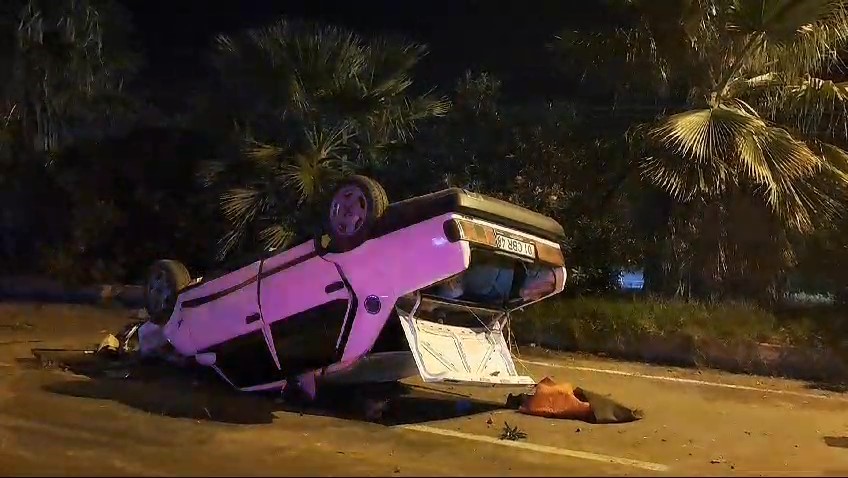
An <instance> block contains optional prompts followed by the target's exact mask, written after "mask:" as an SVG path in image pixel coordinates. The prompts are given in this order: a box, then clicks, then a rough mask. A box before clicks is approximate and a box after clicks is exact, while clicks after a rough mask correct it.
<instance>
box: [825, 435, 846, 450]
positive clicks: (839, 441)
mask: <svg viewBox="0 0 848 478" xmlns="http://www.w3.org/2000/svg"><path fill="white" fill-rule="evenodd" d="M824 442H825V444H827V446H832V447H834V448H848V437H824Z"/></svg>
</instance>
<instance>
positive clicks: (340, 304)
mask: <svg viewBox="0 0 848 478" xmlns="http://www.w3.org/2000/svg"><path fill="white" fill-rule="evenodd" d="M311 246H312V245H311V243H308V244H304V245H302V246H300V247H297V248H294V249H291V250H289V251H287V252H286V253H285V254H281V255H279V256H277V257H273V258H270V259H268V260H267V261H266V262H265V264H263V267H262V269H263V270H262V272H261V273H260V281H259V298H260V303H261V306H262V319H263V321H264V323H265V325H266V327H267V328H268V331H269V333H270V337H271V346H272V350H273V353H274V354H275V355H276V357H277V361H278V363H279V365H280V369H281V372H282V374H283V376H284V377H294V376H297V375H299V374H301V373H304V372H308V371H311V370H317V369H320V368H323V367H326V366H328V365H332V364H333V363H336V362H338V361H339V358H340V357H341V354H340V348H341V346H342V345H343V344H344V343H345V341H346V338H345V336H346V334H349V333H350V327H351V325H352V323H353V316H352V315H353V312H354V311H355V310H356V297H355V295H354V294H353V292H352V291H351V290H350V288H349V286H348V284H347V282H346V281H345V280H344V278H343V277H342V273H341V271H340V270H339V269H338V268H337V266H336V265H335V264H333V263H332V262H329V261H326V260H324V259H322V258H321V257H320V256H318V254H317V253H316V252H315V251H314V248H313V247H311Z"/></svg>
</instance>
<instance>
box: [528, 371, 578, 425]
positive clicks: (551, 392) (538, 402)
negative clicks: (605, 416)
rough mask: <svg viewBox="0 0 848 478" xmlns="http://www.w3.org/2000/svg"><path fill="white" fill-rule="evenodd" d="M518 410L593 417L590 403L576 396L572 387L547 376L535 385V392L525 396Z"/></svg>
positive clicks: (530, 413) (557, 416)
mask: <svg viewBox="0 0 848 478" xmlns="http://www.w3.org/2000/svg"><path fill="white" fill-rule="evenodd" d="M519 411H520V412H521V413H526V414H527V415H536V416H540V417H548V418H569V419H577V420H591V419H592V418H593V417H594V412H593V411H592V405H591V404H590V403H589V402H583V401H581V400H580V399H579V398H577V397H576V396H575V395H574V387H572V386H571V385H569V384H567V383H561V384H557V383H555V382H554V381H553V380H551V379H550V378H548V377H546V378H544V379H543V380H542V381H541V382H539V383H538V384H537V385H536V392H535V393H534V394H533V395H531V396H529V397H527V400H525V401H524V403H523V404H522V405H521V407H520V408H519Z"/></svg>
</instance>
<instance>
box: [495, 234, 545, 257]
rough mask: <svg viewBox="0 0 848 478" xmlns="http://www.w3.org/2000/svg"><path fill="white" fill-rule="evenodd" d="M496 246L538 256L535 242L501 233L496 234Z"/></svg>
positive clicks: (521, 253)
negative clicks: (520, 239)
mask: <svg viewBox="0 0 848 478" xmlns="http://www.w3.org/2000/svg"><path fill="white" fill-rule="evenodd" d="M495 247H497V248H498V249H500V250H502V251H507V252H512V253H513V254H519V255H522V256H526V257H532V258H534V259H535V258H536V246H535V244H532V243H529V242H524V241H519V240H516V239H513V238H511V237H506V236H501V235H500V234H497V235H495Z"/></svg>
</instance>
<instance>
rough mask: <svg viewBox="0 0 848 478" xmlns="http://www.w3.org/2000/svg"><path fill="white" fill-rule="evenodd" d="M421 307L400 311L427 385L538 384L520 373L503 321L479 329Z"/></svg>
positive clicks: (480, 323)
mask: <svg viewBox="0 0 848 478" xmlns="http://www.w3.org/2000/svg"><path fill="white" fill-rule="evenodd" d="M419 304H420V302H418V303H416V305H415V306H414V307H413V308H412V311H410V312H407V311H404V310H401V309H400V308H398V316H399V318H400V321H401V325H402V327H403V331H404V334H405V335H406V339H407V341H408V342H409V348H410V350H411V351H412V355H413V357H414V359H415V364H416V365H417V366H418V371H419V374H420V375H421V378H422V379H423V380H424V381H425V382H450V383H460V384H467V385H511V386H524V385H533V384H534V383H535V382H534V380H533V379H532V378H531V377H528V376H524V375H520V374H519V373H518V372H517V371H516V369H515V363H514V362H513V359H512V355H511V353H510V351H509V346H508V345H507V343H506V340H504V336H503V328H502V326H503V324H504V323H505V322H504V321H503V320H502V319H499V318H495V319H494V320H491V321H490V322H489V323H488V324H486V323H485V322H484V321H479V326H471V325H468V324H462V325H457V324H451V323H444V322H445V321H438V319H436V316H435V315H434V314H430V313H427V312H423V311H421V310H420V309H419V307H418V305H419ZM472 313H473V312H472ZM501 317H503V315H501ZM440 322H441V323H440Z"/></svg>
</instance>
